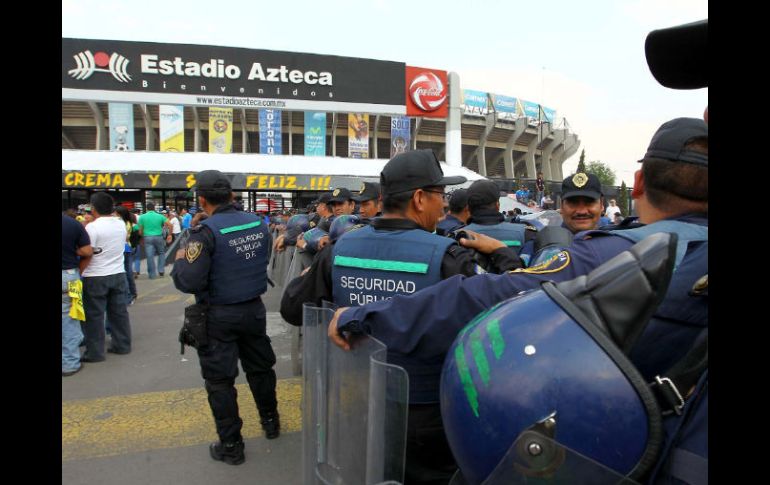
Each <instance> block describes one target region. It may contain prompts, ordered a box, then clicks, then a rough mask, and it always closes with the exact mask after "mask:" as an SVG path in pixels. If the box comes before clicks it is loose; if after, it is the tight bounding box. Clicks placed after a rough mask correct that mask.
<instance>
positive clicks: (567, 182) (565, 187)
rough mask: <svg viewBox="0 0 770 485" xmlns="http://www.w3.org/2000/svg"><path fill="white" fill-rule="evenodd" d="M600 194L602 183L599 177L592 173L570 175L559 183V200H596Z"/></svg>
mask: <svg viewBox="0 0 770 485" xmlns="http://www.w3.org/2000/svg"><path fill="white" fill-rule="evenodd" d="M602 195H603V194H602V183H601V182H600V181H599V177H597V176H596V175H594V174H592V173H583V172H578V173H576V174H575V175H570V176H569V177H567V178H565V179H564V180H563V181H562V183H561V198H562V199H568V198H570V197H590V198H591V199H598V198H599V197H601V196H602Z"/></svg>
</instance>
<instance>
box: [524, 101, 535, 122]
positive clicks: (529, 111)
mask: <svg viewBox="0 0 770 485" xmlns="http://www.w3.org/2000/svg"><path fill="white" fill-rule="evenodd" d="M521 105H522V106H523V107H524V115H525V116H526V117H527V118H530V119H532V120H535V121H538V120H539V119H540V105H539V104H537V103H533V102H531V101H525V100H523V99H522V100H521Z"/></svg>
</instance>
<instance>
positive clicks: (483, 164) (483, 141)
mask: <svg viewBox="0 0 770 485" xmlns="http://www.w3.org/2000/svg"><path fill="white" fill-rule="evenodd" d="M496 116H497V115H496V114H495V113H494V112H492V113H489V114H487V116H486V119H487V125H486V126H485V127H484V132H483V133H482V134H481V136H480V137H479V146H478V147H476V153H475V155H476V159H477V160H478V161H479V175H483V176H484V177H486V176H487V150H486V148H487V138H488V137H489V134H490V133H492V130H494V129H495V117H496ZM471 160H473V157H471Z"/></svg>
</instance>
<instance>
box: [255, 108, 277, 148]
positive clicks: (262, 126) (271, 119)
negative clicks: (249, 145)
mask: <svg viewBox="0 0 770 485" xmlns="http://www.w3.org/2000/svg"><path fill="white" fill-rule="evenodd" d="M259 153H265V154H268V155H280V154H281V153H283V152H282V151H281V112H280V111H279V110H277V109H261V110H259Z"/></svg>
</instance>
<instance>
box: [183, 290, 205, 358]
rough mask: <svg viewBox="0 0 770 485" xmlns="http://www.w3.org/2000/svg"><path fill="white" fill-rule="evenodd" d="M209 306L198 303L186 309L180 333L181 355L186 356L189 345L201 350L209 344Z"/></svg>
mask: <svg viewBox="0 0 770 485" xmlns="http://www.w3.org/2000/svg"><path fill="white" fill-rule="evenodd" d="M208 310H209V306H208V305H207V304H204V303H196V304H194V305H190V306H188V307H185V309H184V324H183V325H182V329H181V330H180V331H179V343H180V344H182V346H181V353H182V354H184V346H185V345H189V346H190V347H194V348H196V349H200V348H202V347H204V346H206V345H208V343H209V339H208V335H207V333H206V320H207V318H208Z"/></svg>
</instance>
